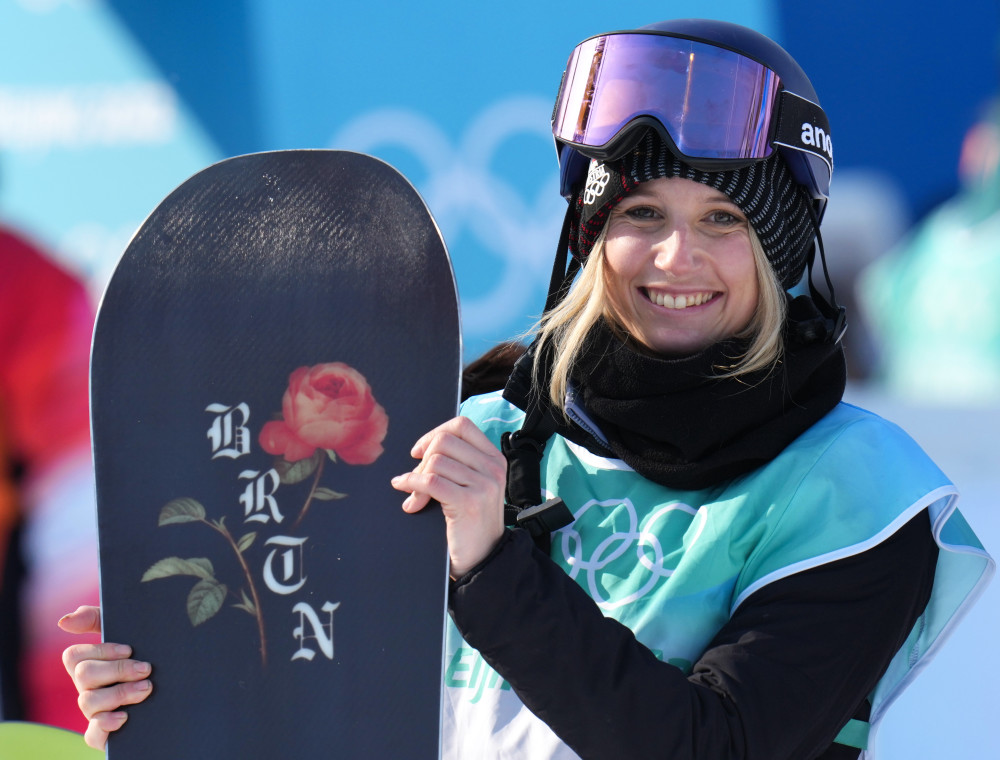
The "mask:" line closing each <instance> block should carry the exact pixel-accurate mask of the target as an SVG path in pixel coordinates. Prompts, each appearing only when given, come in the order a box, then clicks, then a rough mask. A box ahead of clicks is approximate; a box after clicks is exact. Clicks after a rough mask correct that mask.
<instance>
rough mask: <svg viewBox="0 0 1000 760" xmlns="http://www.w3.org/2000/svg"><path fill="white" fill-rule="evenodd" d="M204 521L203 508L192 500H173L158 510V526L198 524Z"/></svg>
mask: <svg viewBox="0 0 1000 760" xmlns="http://www.w3.org/2000/svg"><path fill="white" fill-rule="evenodd" d="M204 519H205V508H204V507H203V506H202V505H201V503H200V502H197V501H195V500H194V499H173V500H172V501H168V502H167V503H166V505H165V506H164V507H163V509H161V510H160V521H159V523H158V525H160V526H162V525H176V524H177V523H186V522H198V521H199V520H204Z"/></svg>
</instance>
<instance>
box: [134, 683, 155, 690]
mask: <svg viewBox="0 0 1000 760" xmlns="http://www.w3.org/2000/svg"><path fill="white" fill-rule="evenodd" d="M135 688H136V690H137V691H149V690H150V689H152V688H153V684H151V683H150V682H149V681H137V682H136V684H135Z"/></svg>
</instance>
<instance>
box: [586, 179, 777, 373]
mask: <svg viewBox="0 0 1000 760" xmlns="http://www.w3.org/2000/svg"><path fill="white" fill-rule="evenodd" d="M604 272H605V280H606V284H607V289H608V296H609V300H610V304H609V305H610V308H611V313H612V315H613V316H614V317H615V318H616V319H617V321H618V322H619V323H620V324H621V326H622V327H624V328H625V329H626V330H627V331H628V332H629V334H630V335H631V336H632V337H633V338H635V339H636V340H637V341H639V342H640V343H641V344H642V345H644V346H645V347H646V348H648V349H650V350H651V351H653V352H654V353H658V354H664V355H668V356H677V355H685V354H692V353H696V352H698V351H700V350H702V349H704V348H707V347H708V346H710V345H712V344H713V343H716V342H718V341H720V340H723V339H725V338H730V337H732V336H734V335H736V334H737V333H739V332H740V331H741V330H743V329H744V328H745V327H746V326H747V324H748V323H749V322H750V319H751V317H753V314H754V310H755V309H756V307H757V300H758V292H759V288H758V283H757V269H756V264H755V262H754V255H753V249H752V248H751V245H750V230H749V226H748V223H747V221H746V217H745V216H744V215H743V213H742V212H741V211H740V209H739V207H738V206H737V205H736V204H734V203H733V202H732V201H731V200H729V198H728V197H727V196H726V195H724V194H723V193H721V192H719V191H718V190H715V189H713V188H711V187H708V186H707V185H702V184H700V183H698V182H694V181H693V180H689V179H682V178H680V177H671V178H660V179H656V180H653V181H651V182H643V183H642V184H640V185H639V186H638V187H637V188H636V189H635V190H633V191H632V192H631V193H629V194H628V195H626V196H625V197H624V198H623V199H622V200H621V201H619V202H618V204H617V205H616V206H615V207H614V208H613V209H612V211H611V216H610V218H609V219H608V222H607V229H606V237H605V242H604Z"/></svg>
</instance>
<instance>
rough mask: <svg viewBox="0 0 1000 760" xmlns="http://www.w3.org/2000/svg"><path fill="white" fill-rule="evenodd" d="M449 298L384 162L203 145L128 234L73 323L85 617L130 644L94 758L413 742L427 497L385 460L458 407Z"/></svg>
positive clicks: (331, 751) (256, 754)
mask: <svg viewBox="0 0 1000 760" xmlns="http://www.w3.org/2000/svg"><path fill="white" fill-rule="evenodd" d="M459 374H460V339H459V322H458V305H457V296H456V291H455V282H454V276H453V273H452V269H451V264H450V262H449V259H448V255H447V252H446V251H445V248H444V245H443V243H442V240H441V237H440V233H439V231H438V229H437V226H436V225H435V223H434V221H433V219H432V218H431V216H430V214H429V212H428V210H427V208H426V206H425V205H424V203H423V201H422V200H421V199H420V197H419V196H418V195H417V193H416V192H415V191H414V189H413V188H412V187H411V185H410V184H409V183H408V182H407V181H406V180H405V179H404V178H403V177H402V176H401V175H400V174H399V173H398V172H396V171H395V170H394V169H393V168H392V167H390V166H388V165H387V164H385V163H383V162H381V161H379V160H377V159H374V158H371V157H369V156H365V155H361V154H357V153H349V152H342V151H280V152H273V153H260V154H254V155H248V156H241V157H238V158H233V159H230V160H227V161H223V162H221V163H219V164H216V165H214V166H211V167H209V168H208V169H205V170H204V171H202V172H200V173H199V174H197V175H195V176H194V177H192V178H191V179H189V180H188V181H187V182H185V183H184V184H183V185H181V186H180V187H179V188H178V189H177V190H175V191H174V192H173V193H172V194H171V195H169V196H168V197H167V198H166V199H165V200H164V201H163V202H162V203H161V204H160V205H159V206H158V207H157V208H156V210H155V211H154V212H153V213H152V215H151V216H150V217H149V218H148V219H147V220H146V222H145V223H144V224H143V225H142V227H141V228H140V229H139V231H138V232H137V233H136V235H135V237H134V238H133V240H132V241H131V243H130V244H129V246H128V248H127V249H126V251H125V253H124V255H123V257H122V259H121V261H120V263H119V264H118V267H117V269H116V270H115V272H114V275H113V277H112V278H111V281H110V284H109V285H108V289H107V291H106V293H105V295H104V299H103V302H102V304H101V308H100V312H99V315H98V319H97V325H96V329H95V334H94V346H93V356H92V367H91V416H92V428H93V442H94V460H95V467H96V478H97V499H98V521H99V538H100V555H101V557H100V558H101V604H102V611H103V626H104V638H105V640H107V641H115V642H125V643H129V644H131V645H132V646H133V647H134V651H135V656H136V657H137V658H141V659H145V660H148V661H150V662H152V664H153V669H154V670H153V683H154V689H153V693H152V695H151V697H150V698H149V699H148V700H147V701H146V702H144V703H143V704H141V705H138V706H135V707H132V708H130V711H129V720H128V722H127V723H126V725H125V726H124V728H123V729H121V730H120V731H119V732H117V733H116V734H114V735H113V736H112V738H111V741H110V743H109V753H108V754H109V757H110V758H112V760H132V759H134V760H140V759H141V760H156V759H157V758H164V759H167V758H169V760H177V758H185V759H187V760H194V759H195V758H206V760H207V759H211V760H228V759H233V760H235V759H236V758H240V759H242V758H307V757H322V758H352V759H353V758H363V757H364V758H393V757H398V758H402V757H405V758H417V759H419V758H436V757H438V755H439V726H440V718H439V715H440V694H441V658H442V639H443V630H444V625H443V624H444V616H445V591H446V584H447V552H446V546H445V536H444V523H443V519H442V516H441V514H440V510H437V509H429V510H425V511H426V514H424V513H421V514H418V515H406V514H405V513H403V512H402V510H401V509H400V504H401V502H402V499H403V497H404V496H405V494H400V493H399V492H397V491H394V490H393V489H392V488H391V486H390V485H389V481H390V478H391V477H392V476H393V475H397V474H400V473H402V472H405V471H406V470H409V469H411V468H412V467H413V464H414V460H412V459H411V458H410V456H409V451H410V447H411V446H412V444H413V443H414V442H415V441H416V439H417V438H418V437H420V435H422V434H423V433H424V432H426V431H427V430H429V429H430V428H432V427H433V426H434V425H437V424H438V423H440V422H442V421H444V420H446V419H448V418H449V417H451V416H453V415H454V414H455V413H456V409H457V402H458V387H459Z"/></svg>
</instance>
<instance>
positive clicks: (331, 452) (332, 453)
mask: <svg viewBox="0 0 1000 760" xmlns="http://www.w3.org/2000/svg"><path fill="white" fill-rule="evenodd" d="M323 451H325V452H326V455H327V456H328V457H330V461H331V462H336V461H337V452H336V451H334V450H333V449H323Z"/></svg>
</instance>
